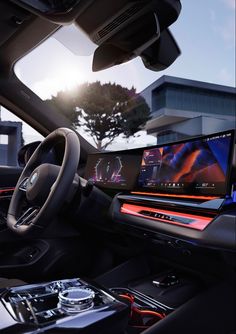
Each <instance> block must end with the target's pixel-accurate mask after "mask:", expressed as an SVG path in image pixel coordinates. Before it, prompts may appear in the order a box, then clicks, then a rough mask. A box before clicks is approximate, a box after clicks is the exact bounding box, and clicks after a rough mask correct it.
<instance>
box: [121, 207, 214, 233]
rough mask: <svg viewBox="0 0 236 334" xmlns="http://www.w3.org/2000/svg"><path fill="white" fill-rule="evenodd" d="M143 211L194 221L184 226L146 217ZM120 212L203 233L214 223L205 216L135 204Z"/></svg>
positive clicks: (123, 208) (122, 208) (174, 222)
mask: <svg viewBox="0 0 236 334" xmlns="http://www.w3.org/2000/svg"><path fill="white" fill-rule="evenodd" d="M143 210H148V211H149V212H155V213H158V214H163V215H170V216H175V217H178V218H179V219H181V218H187V219H192V220H193V221H192V222H191V223H189V224H184V223H180V222H176V221H169V220H166V219H162V218H155V217H150V216H146V215H144V214H142V213H140V211H143ZM120 212H121V213H124V214H128V215H133V216H137V217H141V218H145V219H150V220H155V221H158V222H163V223H166V224H171V225H179V226H183V227H186V228H191V229H196V230H199V231H203V230H204V229H205V228H206V227H207V226H208V225H209V224H210V222H211V221H212V218H210V217H203V216H198V215H192V214H188V213H182V212H175V211H168V210H162V209H154V208H150V207H146V206H141V205H133V204H127V203H124V204H123V205H122V206H121V209H120Z"/></svg>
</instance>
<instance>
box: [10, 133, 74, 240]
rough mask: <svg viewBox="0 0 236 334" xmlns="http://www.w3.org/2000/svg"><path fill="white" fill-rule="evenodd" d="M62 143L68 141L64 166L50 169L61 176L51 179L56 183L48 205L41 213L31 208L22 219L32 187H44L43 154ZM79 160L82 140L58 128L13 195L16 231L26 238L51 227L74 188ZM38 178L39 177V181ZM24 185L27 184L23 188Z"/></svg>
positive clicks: (12, 222) (12, 223) (12, 215)
mask: <svg viewBox="0 0 236 334" xmlns="http://www.w3.org/2000/svg"><path fill="white" fill-rule="evenodd" d="M61 141H64V142H65V149H64V156H63V161H62V165H61V167H58V166H56V165H50V168H49V169H53V170H54V171H55V172H54V174H55V175H56V174H57V176H54V177H52V178H51V179H50V180H49V181H51V183H52V182H53V183H52V185H51V186H50V190H49V194H48V195H46V199H45V201H44V203H42V205H40V206H39V208H38V209H37V210H36V207H35V209H34V210H31V211H29V209H28V210H26V211H25V212H24V214H23V215H21V216H20V217H18V215H19V212H20V210H21V205H22V201H23V199H24V196H26V197H27V200H29V197H30V196H29V194H30V191H31V192H32V188H33V189H34V190H35V191H37V187H39V186H40V183H41V188H42V182H41V181H42V180H41V179H40V167H41V169H43V168H44V169H45V166H43V165H42V164H40V163H39V162H40V157H42V155H43V154H47V153H48V152H49V151H50V150H51V149H52V147H53V146H55V144H57V143H59V142H61ZM79 158H80V142H79V138H78V136H77V135H76V133H75V132H74V131H72V130H70V129H67V128H58V129H56V130H55V131H53V132H52V133H50V134H49V135H48V136H47V137H46V138H45V139H44V140H43V141H42V143H41V144H40V145H39V146H38V148H37V149H36V150H35V152H34V153H33V154H32V156H31V158H30V160H29V161H28V163H27V164H26V166H25V168H24V169H23V171H22V173H21V175H20V177H19V180H18V182H17V185H16V187H15V190H14V193H13V195H12V199H11V202H10V205H9V209H8V214H7V225H8V227H9V228H10V229H11V230H12V231H14V232H15V233H17V234H21V235H22V234H26V233H29V232H35V231H36V232H39V231H40V230H43V228H45V227H46V226H47V224H48V223H49V222H50V221H51V220H52V218H53V216H55V215H56V214H57V213H58V212H59V210H60V208H61V206H62V204H63V202H64V200H65V197H66V194H67V193H68V192H69V190H70V188H71V185H72V183H73V180H74V177H75V174H76V172H77V168H78V164H79ZM45 165H46V164H45ZM47 165H49V164H47ZM53 166H54V167H53ZM56 169H57V171H56ZM36 174H37V175H36ZM36 176H38V178H37V177H36ZM45 180H47V179H45V175H44V181H45ZM24 182H25V184H24V187H23V183H24ZM46 183H47V182H46ZM46 183H45V186H46ZM29 204H30V201H29ZM33 208H34V207H31V208H30V209H33ZM35 210H36V211H35ZM24 215H25V216H24Z"/></svg>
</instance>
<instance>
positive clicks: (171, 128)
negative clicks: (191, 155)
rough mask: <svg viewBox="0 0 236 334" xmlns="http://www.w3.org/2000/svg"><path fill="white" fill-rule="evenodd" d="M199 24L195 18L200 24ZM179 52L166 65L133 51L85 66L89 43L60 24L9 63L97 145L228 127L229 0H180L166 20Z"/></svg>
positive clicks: (129, 144)
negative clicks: (125, 57) (99, 67)
mask: <svg viewBox="0 0 236 334" xmlns="http://www.w3.org/2000/svg"><path fill="white" fill-rule="evenodd" d="M199 23H200V24H199ZM171 31H172V33H173V35H174V37H175V39H176V41H177V43H178V44H179V46H180V49H181V52H182V54H181V55H180V57H179V58H178V59H177V60H176V61H175V62H174V64H173V65H172V66H170V67H169V68H168V69H167V70H165V71H162V72H153V71H150V70H148V69H146V68H145V67H144V65H143V63H142V61H141V59H140V58H136V59H134V60H132V61H129V62H128V63H125V64H122V65H119V66H114V67H112V68H110V69H106V70H103V71H99V72H92V58H93V57H92V54H93V52H94V50H95V49H96V47H97V46H96V45H95V44H93V43H92V42H90V41H89V40H88V38H87V37H86V36H85V35H84V34H83V33H82V32H81V31H79V30H78V28H77V27H75V26H69V27H63V28H61V29H60V30H58V31H57V32H56V33H55V34H54V35H53V36H51V37H50V38H48V39H47V40H46V41H45V42H44V43H42V44H41V45H39V46H38V47H37V48H35V49H34V50H33V51H32V52H30V53H29V54H27V55H26V56H25V57H24V58H22V59H20V60H19V61H18V62H17V63H16V65H15V72H16V75H17V76H18V77H19V78H20V79H21V80H22V81H23V82H24V83H25V84H26V85H27V86H28V87H29V88H30V89H31V90H32V91H33V92H35V93H36V94H37V95H38V96H39V97H40V98H42V99H43V100H45V103H48V104H50V105H53V106H54V107H56V108H57V109H58V112H60V113H62V114H64V115H65V116H66V117H67V118H69V119H70V121H71V124H72V125H73V127H74V128H75V129H76V130H77V131H78V132H79V133H80V135H82V136H83V137H84V138H85V139H86V140H87V141H89V142H90V143H91V144H92V145H93V146H95V147H96V148H98V149H99V150H120V149H128V148H135V147H142V146H149V145H155V144H157V143H158V144H163V143H166V142H171V141H176V140H180V139H184V138H186V137H191V136H195V135H205V134H209V133H213V132H218V131H221V130H227V129H231V128H232V127H234V126H235V95H234V94H235V90H234V89H233V88H232V87H234V86H235V2H234V0H232V1H231V0H214V1H213V0H209V1H206V2H204V10H203V9H202V6H199V2H198V1H193V0H191V1H189V0H183V1H182V12H181V14H180V17H179V18H178V20H177V21H176V22H175V23H174V24H173V25H172V26H171Z"/></svg>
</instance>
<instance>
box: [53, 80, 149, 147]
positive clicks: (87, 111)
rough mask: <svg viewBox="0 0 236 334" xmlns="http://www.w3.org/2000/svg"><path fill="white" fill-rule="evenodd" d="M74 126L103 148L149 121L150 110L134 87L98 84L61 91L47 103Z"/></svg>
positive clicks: (82, 85)
mask: <svg viewBox="0 0 236 334" xmlns="http://www.w3.org/2000/svg"><path fill="white" fill-rule="evenodd" d="M47 102H48V103H49V104H52V105H53V106H55V107H57V109H58V110H59V111H60V112H62V113H63V114H64V115H65V116H66V117H67V118H68V119H70V121H71V124H72V125H73V126H74V127H76V126H80V127H82V128H83V130H84V131H86V132H88V133H89V134H90V135H91V136H92V138H93V140H94V142H95V144H96V146H97V148H99V149H105V148H106V147H107V146H108V145H110V144H111V143H112V142H113V140H114V139H115V138H117V137H118V136H119V135H121V134H123V136H124V137H125V138H129V137H130V136H132V135H134V134H135V133H136V132H138V131H140V130H141V129H142V127H143V125H144V124H145V123H146V122H147V121H148V120H149V119H150V109H149V107H148V105H147V103H146V101H145V99H144V98H143V97H142V96H141V95H139V94H137V93H136V89H135V88H131V89H128V88H125V87H122V86H121V85H117V84H111V83H106V84H101V83H100V82H99V81H97V82H93V83H83V84H81V85H78V86H77V87H76V88H75V89H73V90H71V91H61V92H59V93H57V95H56V96H53V97H52V98H51V100H47Z"/></svg>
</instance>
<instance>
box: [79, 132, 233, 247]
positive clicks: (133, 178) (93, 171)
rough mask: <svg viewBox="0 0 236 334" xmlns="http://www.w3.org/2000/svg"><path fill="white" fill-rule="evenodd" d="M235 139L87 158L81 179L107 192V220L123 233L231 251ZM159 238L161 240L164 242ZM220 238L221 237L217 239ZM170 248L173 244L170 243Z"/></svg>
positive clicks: (224, 135) (225, 135) (225, 136)
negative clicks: (83, 178) (110, 220)
mask: <svg viewBox="0 0 236 334" xmlns="http://www.w3.org/2000/svg"><path fill="white" fill-rule="evenodd" d="M234 153H235V133H234V131H233V130H232V131H225V132H220V133H215V134H212V135H208V136H203V137H197V138H191V139H188V140H185V141H180V142H175V143H170V144H166V145H156V146H154V147H146V148H140V149H134V150H128V151H119V152H104V153H96V154H91V155H90V156H89V157H88V161H87V165H86V171H85V178H86V179H87V180H89V181H90V182H91V183H93V184H95V185H96V186H97V187H98V188H100V189H101V190H102V191H104V192H105V193H108V194H109V193H110V192H111V191H112V193H113V194H115V196H114V197H113V200H112V204H111V207H110V216H111V218H112V221H113V222H114V224H115V226H116V228H117V227H118V229H121V230H122V231H125V233H129V234H130V233H131V234H137V235H139V236H141V237H144V238H146V237H147V236H148V238H149V239H150V240H155V243H156V242H157V239H158V242H159V241H160V239H162V240H161V242H163V239H164V240H165V241H164V242H167V243H169V242H170V243H172V239H173V238H174V240H181V242H185V243H186V242H187V243H191V244H193V243H196V244H199V245H203V246H204V247H206V246H207V247H210V248H218V247H219V248H221V249H222V248H224V249H231V250H232V249H235V216H236V200H235V198H234V199H233V197H236V195H235V194H236V192H233V189H232V184H233V183H235V181H234V182H233V179H232V172H233V167H232V166H233V155H234ZM163 236H164V237H163ZM222 236H224V237H222ZM174 243H175V241H174Z"/></svg>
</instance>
